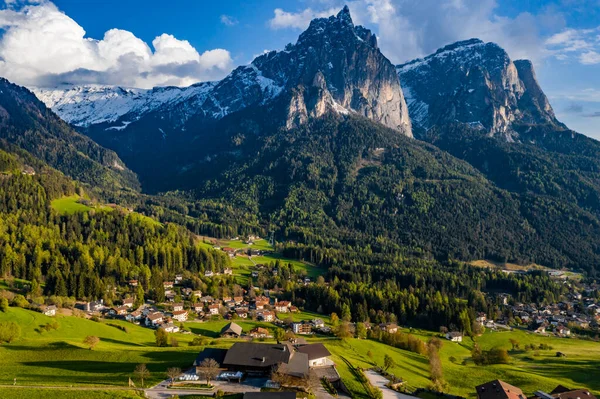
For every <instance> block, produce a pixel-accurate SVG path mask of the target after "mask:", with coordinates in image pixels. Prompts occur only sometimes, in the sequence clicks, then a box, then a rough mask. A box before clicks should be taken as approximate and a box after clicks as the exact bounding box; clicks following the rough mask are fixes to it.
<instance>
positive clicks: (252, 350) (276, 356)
mask: <svg viewBox="0 0 600 399" xmlns="http://www.w3.org/2000/svg"><path fill="white" fill-rule="evenodd" d="M292 350H293V349H292V347H291V345H287V344H284V345H276V344H255V343H250V342H237V343H235V344H233V346H232V347H231V348H230V349H229V350H228V351H227V355H226V356H225V360H224V361H223V364H224V365H227V366H246V367H272V366H274V365H276V364H279V363H288V362H289V360H290V355H291V353H292Z"/></svg>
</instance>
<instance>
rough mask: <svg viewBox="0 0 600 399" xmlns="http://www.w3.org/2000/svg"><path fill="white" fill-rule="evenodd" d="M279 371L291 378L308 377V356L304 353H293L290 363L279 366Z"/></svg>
mask: <svg viewBox="0 0 600 399" xmlns="http://www.w3.org/2000/svg"><path fill="white" fill-rule="evenodd" d="M280 371H281V372H282V373H284V374H287V375H291V376H293V377H299V378H305V377H307V376H308V355H307V354H306V353H300V352H294V353H292V356H291V357H290V361H289V362H288V363H287V364H285V363H283V364H282V365H281V369H280Z"/></svg>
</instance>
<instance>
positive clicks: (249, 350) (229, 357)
mask: <svg viewBox="0 0 600 399" xmlns="http://www.w3.org/2000/svg"><path fill="white" fill-rule="evenodd" d="M207 358H211V359H215V360H216V361H217V362H218V363H219V365H220V367H221V368H223V369H227V370H229V371H232V372H242V373H247V374H248V375H251V376H261V377H267V376H269V375H270V374H271V372H272V370H273V368H274V367H276V366H279V368H278V370H279V372H280V373H282V374H285V375H287V376H290V377H295V378H301V379H305V378H307V377H308V370H309V369H308V356H307V355H306V354H305V353H300V352H297V351H295V350H294V347H293V346H292V345H291V344H289V343H285V344H260V343H252V342H236V343H235V344H233V346H232V347H231V348H230V349H222V350H216V349H215V348H207V349H205V350H204V351H203V352H201V353H200V354H199V355H198V357H197V358H196V362H195V363H194V364H196V365H198V364H201V362H202V361H203V360H204V359H207ZM197 370H198V368H197ZM198 371H199V370H198ZM259 393H260V394H261V395H262V394H263V393H264V392H259ZM278 393H279V392H278ZM258 397H259V398H260V397H263V396H258ZM264 397H266V396H264Z"/></svg>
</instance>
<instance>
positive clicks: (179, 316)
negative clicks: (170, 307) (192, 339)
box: [173, 310, 188, 322]
mask: <svg viewBox="0 0 600 399" xmlns="http://www.w3.org/2000/svg"><path fill="white" fill-rule="evenodd" d="M173 319H174V320H177V321H180V322H184V321H187V319H188V311H187V310H177V311H175V312H173Z"/></svg>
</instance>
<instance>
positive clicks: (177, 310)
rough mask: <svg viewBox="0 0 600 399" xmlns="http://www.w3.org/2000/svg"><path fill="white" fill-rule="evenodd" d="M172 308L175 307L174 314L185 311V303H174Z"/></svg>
mask: <svg viewBox="0 0 600 399" xmlns="http://www.w3.org/2000/svg"><path fill="white" fill-rule="evenodd" d="M171 306H173V312H179V311H181V310H183V303H181V302H180V303H174V304H172V305H171Z"/></svg>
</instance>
